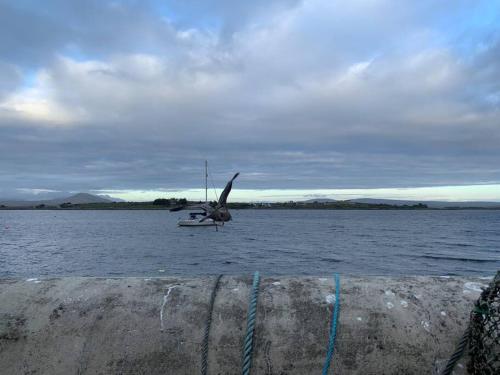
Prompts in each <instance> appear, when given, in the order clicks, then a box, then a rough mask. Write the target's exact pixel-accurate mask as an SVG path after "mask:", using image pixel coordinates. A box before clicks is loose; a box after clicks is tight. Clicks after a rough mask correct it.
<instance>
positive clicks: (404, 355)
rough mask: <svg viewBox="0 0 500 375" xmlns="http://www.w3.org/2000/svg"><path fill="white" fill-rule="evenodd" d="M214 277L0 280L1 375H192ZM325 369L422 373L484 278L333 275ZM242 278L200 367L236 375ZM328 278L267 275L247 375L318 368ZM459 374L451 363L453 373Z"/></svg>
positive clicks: (454, 336) (220, 300) (222, 294)
mask: <svg viewBox="0 0 500 375" xmlns="http://www.w3.org/2000/svg"><path fill="white" fill-rule="evenodd" d="M213 281H214V279H213V278H197V279H188V278H153V279H149V278H115V279H113V278H58V279H54V278H53V279H40V280H37V279H30V280H0V373H1V374H51V375H52V374H54V375H55V374H65V375H67V374H196V373H199V371H200V357H201V353H200V346H201V345H200V343H201V341H202V336H203V330H204V325H205V319H206V316H207V308H208V303H209V298H210V293H211V289H212V285H213ZM341 283H342V286H341V313H340V321H339V323H340V324H339V328H338V336H337V345H336V352H335V357H334V361H333V365H332V371H331V373H335V374H431V373H435V371H436V368H438V367H439V366H442V365H443V364H444V362H446V359H447V358H448V357H449V355H450V353H451V352H452V351H453V348H454V346H455V343H456V342H457V340H458V339H459V337H460V335H461V334H462V332H463V329H464V328H465V324H466V321H467V320H468V316H469V312H470V310H471V308H472V305H473V302H474V300H475V299H476V298H477V297H478V295H479V292H480V287H481V286H486V285H487V283H488V280H486V279H481V278H456V277H452V278H439V277H435V278H431V277H408V278H388V277H364V278H361V277H342V278H341ZM250 288H251V276H248V277H224V278H223V279H222V281H221V284H220V289H219V292H218V294H217V298H216V301H215V308H214V312H213V324H212V331H211V335H210V351H209V372H210V373H211V374H238V373H240V364H241V348H242V344H243V336H244V333H245V326H246V313H247V305H248V299H249V293H250ZM333 299H334V285H333V280H332V278H318V277H303V278H264V279H263V280H262V282H261V286H260V296H259V307H258V314H257V325H256V338H255V349H254V357H253V365H252V373H253V374H312V373H316V374H318V373H321V368H322V364H323V361H324V358H325V354H326V345H327V341H328V329H329V324H330V317H331V309H332V302H333ZM458 370H459V371H458V372H457V373H460V368H458Z"/></svg>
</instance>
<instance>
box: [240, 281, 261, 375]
mask: <svg viewBox="0 0 500 375" xmlns="http://www.w3.org/2000/svg"><path fill="white" fill-rule="evenodd" d="M259 282H260V276H259V271H255V273H254V275H253V286H252V295H251V296H250V304H249V307H248V315H247V332H246V335H245V343H244V345H243V361H242V366H241V373H242V375H249V374H250V367H251V366H252V349H253V334H254V331H255V316H256V315H257V298H258V296H259Z"/></svg>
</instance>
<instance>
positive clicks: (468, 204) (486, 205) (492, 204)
mask: <svg viewBox="0 0 500 375" xmlns="http://www.w3.org/2000/svg"><path fill="white" fill-rule="evenodd" d="M349 202H354V203H369V204H391V205H396V206H403V205H407V206H412V205H415V204H419V203H422V204H425V205H427V207H429V208H451V207H463V208H472V207H478V208H479V207H480V208H493V207H500V202H446V201H424V200H422V201H415V200H398V199H373V198H359V199H351V200H349Z"/></svg>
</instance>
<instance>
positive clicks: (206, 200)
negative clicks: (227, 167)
mask: <svg viewBox="0 0 500 375" xmlns="http://www.w3.org/2000/svg"><path fill="white" fill-rule="evenodd" d="M207 202H208V161H206V160H205V203H207Z"/></svg>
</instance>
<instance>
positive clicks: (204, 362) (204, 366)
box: [201, 275, 222, 375]
mask: <svg viewBox="0 0 500 375" xmlns="http://www.w3.org/2000/svg"><path fill="white" fill-rule="evenodd" d="M221 278H222V275H219V276H217V279H216V280H215V283H214V287H213V289H212V294H211V295H210V305H209V306H208V316H207V320H206V324H205V334H204V335H203V344H202V347H201V374H202V375H206V374H207V371H208V339H209V336H210V326H211V325H212V312H213V310H214V304H215V296H216V294H217V289H219V283H220V279H221Z"/></svg>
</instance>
